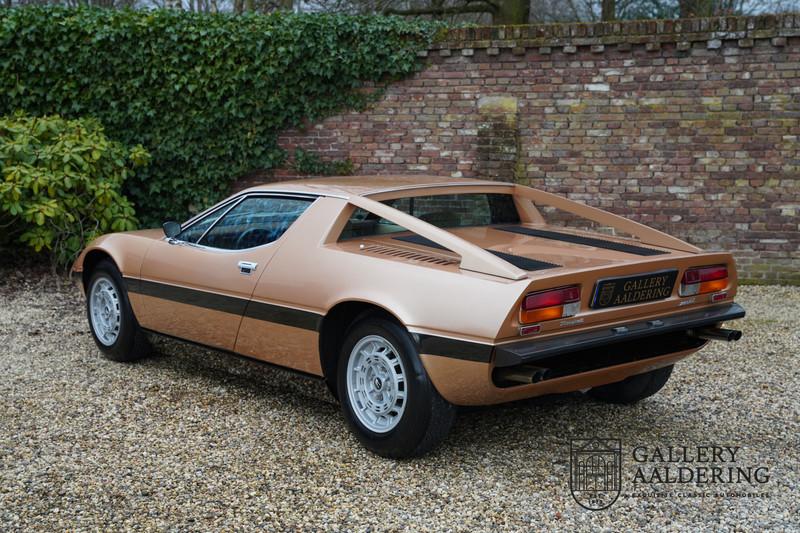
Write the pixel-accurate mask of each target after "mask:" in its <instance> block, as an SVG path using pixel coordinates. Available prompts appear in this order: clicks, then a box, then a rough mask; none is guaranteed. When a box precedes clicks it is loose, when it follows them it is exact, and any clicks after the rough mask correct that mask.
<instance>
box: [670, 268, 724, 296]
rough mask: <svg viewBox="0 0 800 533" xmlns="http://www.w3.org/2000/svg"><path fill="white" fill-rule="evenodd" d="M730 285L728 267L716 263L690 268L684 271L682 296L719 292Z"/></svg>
mask: <svg viewBox="0 0 800 533" xmlns="http://www.w3.org/2000/svg"><path fill="white" fill-rule="evenodd" d="M727 286H728V267H727V266H725V265H714V266H706V267H699V268H690V269H688V270H686V272H684V273H683V279H681V289H680V295H681V296H694V295H696V294H706V293H708V292H717V291H721V290H723V289H724V288H725V287H727Z"/></svg>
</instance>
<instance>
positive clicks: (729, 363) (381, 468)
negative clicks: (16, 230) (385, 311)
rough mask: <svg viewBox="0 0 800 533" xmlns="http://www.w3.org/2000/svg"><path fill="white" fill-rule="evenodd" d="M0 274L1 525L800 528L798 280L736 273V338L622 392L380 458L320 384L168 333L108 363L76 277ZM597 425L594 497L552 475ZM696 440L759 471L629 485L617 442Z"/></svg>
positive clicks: (628, 450)
mask: <svg viewBox="0 0 800 533" xmlns="http://www.w3.org/2000/svg"><path fill="white" fill-rule="evenodd" d="M0 274H3V275H2V281H0V328H1V330H0V395H1V397H2V402H0V529H2V530H5V531H8V530H30V529H37V530H55V529H71V530H97V529H102V530H108V529H114V530H118V529H120V530H121V529H142V530H153V529H159V530H162V529H171V530H186V529H192V530H209V529H225V530H232V529H252V528H266V529H271V530H287V529H309V530H311V529H314V530H316V529H331V530H368V529H373V530H413V531H417V530H494V529H510V530H531V529H536V530H540V529H542V528H550V527H552V528H556V527H558V528H564V529H570V530H572V529H579V530H586V529H590V528H591V529H595V530H596V529H608V530H612V529H613V530H639V529H653V530H656V529H680V528H684V527H687V526H694V527H693V529H694V528H708V529H714V530H720V531H735V530H745V531H755V530H764V529H773V530H774V529H777V530H787V529H795V530H797V529H800V519H798V516H800V485H799V484H798V483H799V482H800V479H799V477H800V476H799V475H798V459H799V458H800V446H799V444H800V443H799V442H798V435H799V434H800V423H799V421H798V420H799V419H800V416H799V413H798V407H800V399H799V398H798V392H799V391H798V383H800V376H798V370H800V365H799V364H798V354H799V353H800V334H798V331H799V330H800V288H797V287H795V288H790V287H744V288H743V289H742V290H741V295H740V298H739V301H740V302H741V303H742V304H743V305H744V306H745V307H746V308H747V310H748V318H747V319H746V320H744V321H740V328H741V329H742V330H743V331H744V338H743V339H742V340H741V341H740V342H738V343H734V344H730V345H726V344H722V343H712V344H711V345H710V346H708V347H707V348H706V349H705V350H704V351H703V352H702V354H701V355H700V356H696V357H694V358H691V359H689V360H688V361H685V362H683V363H681V364H680V365H679V366H677V367H676V371H675V372H674V373H673V376H672V379H671V380H670V382H669V383H668V384H667V386H666V387H665V388H664V389H663V390H662V391H661V393H659V394H658V395H657V396H655V397H653V398H651V399H649V400H646V401H644V402H642V403H640V404H639V405H636V406H632V407H631V406H626V407H620V406H608V405H603V404H598V403H595V402H593V401H591V400H589V399H587V398H585V397H583V396H582V395H581V394H572V395H565V396H556V397H547V398H541V399H535V400H531V401H525V402H519V403H515V404H511V405H505V406H498V407H492V408H481V409H472V410H468V411H465V412H462V414H461V416H460V417H459V419H458V421H457V423H456V427H455V428H454V431H453V432H452V434H451V435H450V437H449V439H448V440H447V441H446V442H445V444H444V446H442V447H441V448H440V449H438V450H437V451H436V452H434V453H433V454H431V455H429V456H427V457H424V458H422V459H416V460H410V461H401V462H397V461H391V460H386V459H381V458H379V457H376V456H374V455H371V454H370V453H368V452H366V451H364V450H363V449H362V448H361V447H360V446H359V445H358V443H357V441H356V440H355V438H353V437H352V436H351V435H350V434H349V433H348V431H347V430H346V427H345V423H344V421H343V419H342V417H341V416H340V414H339V410H338V407H337V405H335V404H334V403H333V402H332V401H331V400H330V399H329V397H328V395H327V392H326V390H325V389H324V387H323V386H322V385H321V384H319V383H317V382H311V381H307V380H305V379H303V378H300V377H295V376H292V375H291V374H287V373H285V372H282V371H278V370H274V369H270V368H267V367H265V366H263V365H260V364H258V363H254V362H250V361H246V360H240V359H237V358H233V357H230V356H226V355H222V354H217V353H213V352H207V351H204V350H202V349H199V348H196V347H193V346H186V345H181V344H178V343H176V342H174V341H158V342H157V344H156V348H157V353H156V354H155V355H154V356H153V357H152V358H150V359H148V360H145V361H143V362H140V363H136V364H119V363H113V362H109V361H106V360H104V359H102V358H101V357H100V355H99V352H98V351H97V349H96V348H95V346H94V344H93V342H92V340H91V337H90V335H89V332H88V326H87V323H86V320H85V316H84V311H83V301H82V298H81V297H80V296H79V294H78V293H77V292H76V289H74V288H73V287H72V286H69V285H64V284H63V282H62V287H61V289H60V290H57V289H56V288H55V284H56V281H55V278H52V277H49V276H44V277H43V278H40V277H37V278H35V279H41V280H42V281H30V279H29V280H28V281H26V280H25V278H26V277H27V278H30V277H31V276H30V275H26V276H23V274H21V273H19V272H15V271H14V270H10V271H9V270H6V271H5V272H2V273H0ZM595 434H598V435H599V436H602V437H614V438H619V439H620V440H621V442H622V446H623V455H622V460H623V466H622V483H623V487H622V495H621V496H620V498H619V499H618V500H617V502H616V503H615V504H614V505H613V506H612V507H611V508H609V509H606V510H604V511H589V510H586V509H584V508H582V507H580V506H579V505H578V504H577V503H576V502H575V501H574V500H573V498H572V496H571V494H570V489H569V481H568V479H569V464H570V452H569V449H570V439H571V438H576V437H585V436H592V435H595ZM708 445H728V446H739V447H740V449H739V450H738V453H737V458H736V461H737V462H736V464H735V466H737V467H742V468H745V467H746V468H753V467H762V468H763V469H762V471H761V473H762V474H764V473H768V481H764V482H763V483H756V482H752V483H747V482H741V483H729V484H725V485H720V484H716V485H705V486H699V485H696V484H693V483H689V484H680V485H679V484H668V483H661V484H655V485H652V484H651V485H647V486H645V485H641V484H639V485H637V484H635V483H634V477H635V476H634V474H635V472H636V469H637V467H639V466H642V465H644V466H645V467H648V468H651V470H652V467H653V465H652V463H641V464H637V462H636V460H635V459H634V458H633V454H632V450H634V448H638V449H639V452H642V450H644V452H643V453H651V452H653V451H654V450H655V449H656V448H658V449H659V450H662V451H664V450H667V449H668V447H669V446H673V447H675V448H677V449H680V448H678V447H683V446H687V447H688V449H689V450H690V451H691V450H696V449H697V447H698V446H708ZM642 447H644V448H642ZM651 457H652V456H651ZM683 459H684V460H686V459H687V458H686V457H684V458H683ZM683 465H684V466H691V464H689V463H688V462H684V463H683ZM665 466H669V465H665ZM723 466H725V467H726V468H727V466H728V465H723ZM764 469H766V470H764ZM762 481H763V479H762ZM668 491H672V492H673V493H672V494H667V495H666V496H665V493H667V492H668ZM721 491H724V492H726V493H727V494H728V496H721V495H719V493H720V492H721ZM703 493H705V496H704V497H701V496H700V495H701V494H703ZM731 493H733V494H731Z"/></svg>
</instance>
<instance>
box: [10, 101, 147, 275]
mask: <svg viewBox="0 0 800 533" xmlns="http://www.w3.org/2000/svg"><path fill="white" fill-rule="evenodd" d="M148 158H149V155H148V154H147V152H146V151H145V150H144V149H143V148H142V147H141V146H137V147H135V148H132V149H130V150H128V149H126V148H124V147H123V146H122V145H121V144H120V143H118V142H112V141H109V140H108V139H107V138H106V136H105V134H104V133H103V128H102V127H101V126H100V124H99V123H97V122H96V121H94V120H66V119H63V118H61V117H59V116H57V115H56V116H50V117H42V118H35V117H27V116H24V115H21V114H17V115H15V116H12V117H4V118H2V119H0V173H2V176H3V180H2V181H0V227H2V228H3V233H2V237H1V238H2V239H3V240H6V241H10V240H17V241H19V242H22V243H24V244H27V245H28V246H30V247H32V248H33V249H35V250H36V251H37V252H38V251H40V250H42V249H43V248H48V249H50V250H52V252H53V254H52V257H53V259H54V261H55V262H56V263H57V264H62V265H63V264H66V263H68V262H69V261H71V260H72V259H73V258H74V257H75V255H76V254H77V253H78V252H79V251H80V249H81V248H83V246H84V245H85V244H86V243H87V242H88V241H90V240H92V239H93V238H95V237H97V236H98V235H101V234H103V233H107V232H109V231H126V230H131V229H136V224H137V221H136V218H135V217H134V211H133V206H132V205H131V203H130V202H129V201H128V200H127V198H125V197H124V196H123V195H122V194H121V193H120V190H121V187H122V183H123V181H125V179H126V178H128V177H130V176H131V175H132V169H133V167H137V166H141V165H144V164H145V163H147V160H148Z"/></svg>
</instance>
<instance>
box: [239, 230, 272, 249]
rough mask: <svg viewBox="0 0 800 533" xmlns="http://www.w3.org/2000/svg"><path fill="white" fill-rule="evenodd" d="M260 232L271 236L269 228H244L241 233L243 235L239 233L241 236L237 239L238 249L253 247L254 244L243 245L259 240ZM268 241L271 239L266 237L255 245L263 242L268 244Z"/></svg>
mask: <svg viewBox="0 0 800 533" xmlns="http://www.w3.org/2000/svg"><path fill="white" fill-rule="evenodd" d="M259 234H261V235H264V236H265V237H268V236H269V232H268V231H267V230H265V229H264V228H250V229H246V230H244V231H243V232H242V233H241V235H239V237H238V238H237V239H236V249H237V250H242V249H244V248H252V247H253V246H254V245H252V244H251V245H248V246H242V245H243V244H249V243H250V242H252V241H257V240H258V235H259ZM254 237H255V238H254ZM268 242H269V241H268V240H266V239H265V240H264V242H260V243H258V244H256V245H255V246H261V245H262V244H267V243H268Z"/></svg>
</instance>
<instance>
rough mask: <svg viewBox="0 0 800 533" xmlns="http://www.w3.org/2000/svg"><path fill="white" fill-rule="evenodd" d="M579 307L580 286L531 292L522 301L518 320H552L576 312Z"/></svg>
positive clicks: (527, 322) (527, 321) (528, 322)
mask: <svg viewBox="0 0 800 533" xmlns="http://www.w3.org/2000/svg"><path fill="white" fill-rule="evenodd" d="M580 308H581V286H580V285H571V286H569V287H560V288H558V289H548V290H546V291H539V292H532V293H531V294H529V295H527V296H526V297H525V299H524V300H523V301H522V309H520V317H519V320H520V322H521V323H522V324H530V323H532V322H541V321H542V320H553V319H556V318H564V317H569V316H574V315H576V314H578V311H580Z"/></svg>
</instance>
